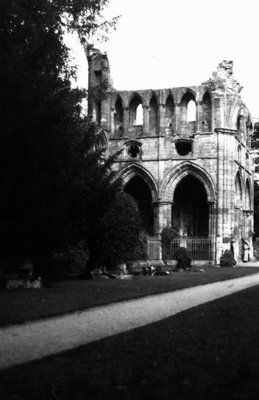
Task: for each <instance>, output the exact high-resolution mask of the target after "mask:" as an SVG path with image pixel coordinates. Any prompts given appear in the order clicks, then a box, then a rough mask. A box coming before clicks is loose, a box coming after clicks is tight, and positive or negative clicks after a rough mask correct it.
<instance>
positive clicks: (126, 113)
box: [123, 107, 129, 136]
mask: <svg viewBox="0 0 259 400" xmlns="http://www.w3.org/2000/svg"><path fill="white" fill-rule="evenodd" d="M128 130H129V107H124V108H123V134H124V136H128Z"/></svg>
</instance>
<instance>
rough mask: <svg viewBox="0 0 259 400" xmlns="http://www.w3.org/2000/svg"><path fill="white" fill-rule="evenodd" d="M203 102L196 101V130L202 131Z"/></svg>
mask: <svg viewBox="0 0 259 400" xmlns="http://www.w3.org/2000/svg"><path fill="white" fill-rule="evenodd" d="M201 120H202V102H201V101H197V102H196V132H201V130H202V121H201Z"/></svg>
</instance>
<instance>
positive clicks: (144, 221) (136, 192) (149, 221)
mask: <svg viewBox="0 0 259 400" xmlns="http://www.w3.org/2000/svg"><path fill="white" fill-rule="evenodd" d="M124 191H125V192H126V193H128V194H130V195H131V196H132V197H133V199H134V200H135V201H136V203H137V205H138V208H139V212H140V217H141V227H142V230H143V231H144V232H145V233H147V234H149V235H153V231H154V213H153V206H152V196H151V192H150V189H149V187H148V185H147V184H146V182H145V181H144V180H143V179H142V178H141V177H139V176H134V177H133V178H132V179H131V180H130V181H129V182H128V183H127V184H126V185H125V187H124Z"/></svg>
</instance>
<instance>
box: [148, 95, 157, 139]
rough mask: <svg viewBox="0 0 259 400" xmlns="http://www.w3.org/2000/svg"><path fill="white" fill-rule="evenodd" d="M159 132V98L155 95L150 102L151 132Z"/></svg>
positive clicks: (152, 133)
mask: <svg viewBox="0 0 259 400" xmlns="http://www.w3.org/2000/svg"><path fill="white" fill-rule="evenodd" d="M156 133H157V100H156V97H155V96H154V95H153V96H152V98H151V100H150V103H149V134H150V135H156Z"/></svg>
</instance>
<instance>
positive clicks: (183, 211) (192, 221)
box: [172, 175, 209, 238]
mask: <svg viewBox="0 0 259 400" xmlns="http://www.w3.org/2000/svg"><path fill="white" fill-rule="evenodd" d="M173 200H174V202H173V207H172V226H173V227H174V228H175V229H176V230H177V231H178V234H179V236H180V237H196V238H197V237H208V234H209V206H208V202H207V193H206V190H205V187H204V185H203V184H202V182H201V181H200V180H199V179H197V178H196V177H194V176H193V175H187V176H186V177H184V178H183V179H182V180H181V181H180V182H179V183H178V185H177V186H176V189H175V192H174V199H173Z"/></svg>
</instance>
